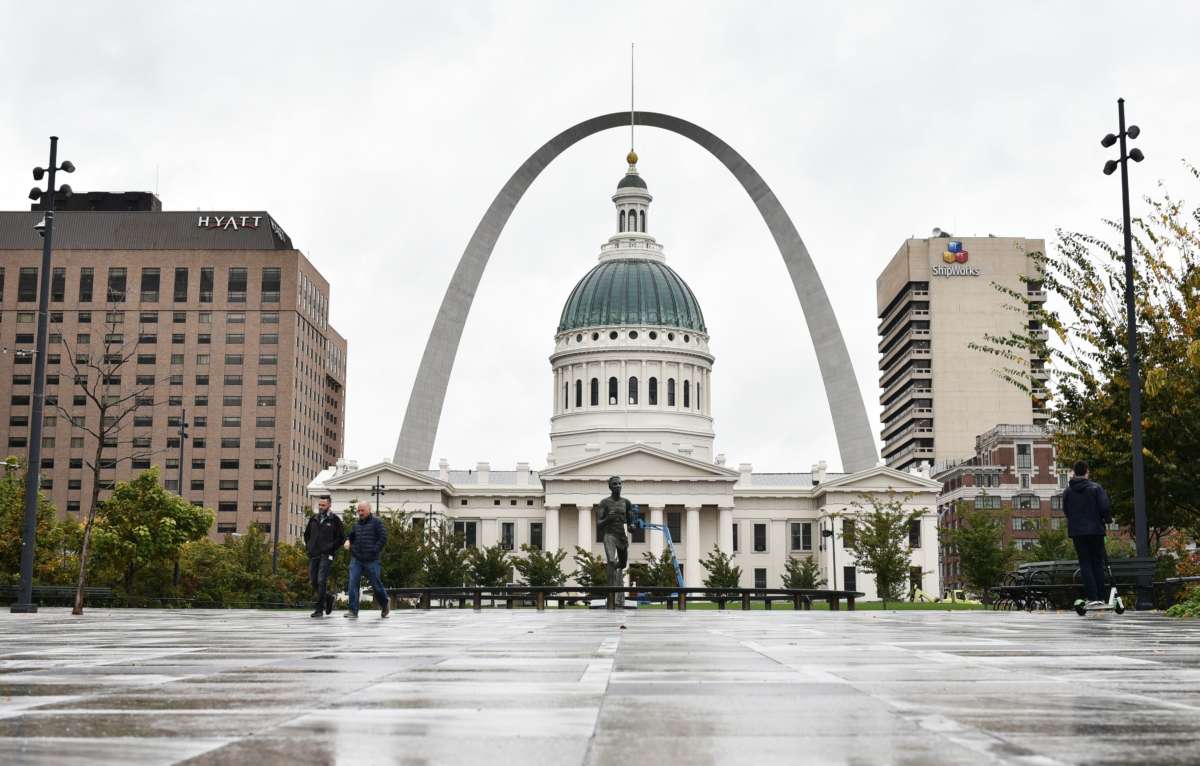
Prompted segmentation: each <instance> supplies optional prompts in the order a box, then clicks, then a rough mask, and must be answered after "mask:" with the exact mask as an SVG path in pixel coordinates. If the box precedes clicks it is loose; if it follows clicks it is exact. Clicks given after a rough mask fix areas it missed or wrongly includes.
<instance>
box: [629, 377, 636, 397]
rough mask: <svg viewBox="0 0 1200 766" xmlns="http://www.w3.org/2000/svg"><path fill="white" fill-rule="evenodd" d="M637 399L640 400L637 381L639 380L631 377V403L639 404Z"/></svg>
mask: <svg viewBox="0 0 1200 766" xmlns="http://www.w3.org/2000/svg"><path fill="white" fill-rule="evenodd" d="M637 399H638V381H637V378H635V377H631V378H630V379H629V403H630V404H637Z"/></svg>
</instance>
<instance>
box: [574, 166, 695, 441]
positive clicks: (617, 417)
mask: <svg viewBox="0 0 1200 766" xmlns="http://www.w3.org/2000/svg"><path fill="white" fill-rule="evenodd" d="M626 160H627V162H628V168H627V169H626V171H625V176H624V177H623V178H621V180H620V181H619V182H618V183H617V190H616V192H615V193H614V194H613V195H612V201H613V204H614V205H615V206H616V211H617V221H616V223H617V227H616V228H617V231H616V233H615V234H613V235H612V236H611V237H609V239H608V241H607V242H605V243H604V244H603V245H601V246H600V257H599V261H600V262H599V263H598V264H596V265H595V266H594V267H592V269H591V270H590V271H588V273H587V274H585V275H584V276H583V278H582V279H580V280H579V282H578V283H577V284H576V285H575V288H574V289H573V290H571V294H570V295H569V296H568V297H567V302H566V304H565V305H564V306H563V310H562V314H561V315H560V317H559V322H558V332H557V334H556V338H555V347H554V353H553V354H552V355H551V357H550V364H551V366H552V367H553V370H554V379H555V381H554V400H555V401H554V416H553V417H552V418H551V421H550V422H551V428H550V443H551V458H552V461H553V462H555V463H557V464H564V463H568V462H571V461H574V460H578V459H580V458H583V457H587V456H588V455H595V454H599V453H604V452H608V451H611V450H615V449H621V448H623V447H627V446H629V445H631V444H647V445H650V446H654V447H657V448H659V449H663V450H667V451H669V452H677V453H679V454H681V455H687V456H690V457H693V458H696V459H700V460H705V461H708V460H711V459H712V442H713V428H712V416H711V414H710V409H709V404H710V401H711V398H710V397H711V394H710V389H709V383H710V380H711V375H712V364H713V357H712V355H711V354H710V353H709V350H708V328H707V327H706V326H705V324H704V314H703V312H702V311H701V310H700V303H699V301H697V300H696V295H695V294H694V293H693V292H692V289H691V288H690V287H688V285H687V283H686V282H684V281H683V278H682V277H680V276H679V274H677V273H676V272H675V270H674V269H672V268H671V267H670V266H668V265H667V263H666V255H665V254H664V253H663V247H662V245H660V244H659V243H658V242H657V241H655V239H654V237H652V236H650V234H649V232H648V231H647V222H648V220H647V219H648V214H649V209H650V202H651V201H652V200H653V197H651V195H650V191H649V188H648V186H647V185H646V181H645V179H643V178H642V176H641V174H640V173H639V172H638V168H637V161H638V157H637V154H636V153H635V152H633V151H632V150H630V152H629V155H628V156H627V157H626Z"/></svg>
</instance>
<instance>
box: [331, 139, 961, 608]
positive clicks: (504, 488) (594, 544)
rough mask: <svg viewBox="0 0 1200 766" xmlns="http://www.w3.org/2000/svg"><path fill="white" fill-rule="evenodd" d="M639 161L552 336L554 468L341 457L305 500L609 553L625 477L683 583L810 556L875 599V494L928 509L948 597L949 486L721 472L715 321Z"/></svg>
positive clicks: (635, 544)
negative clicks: (860, 549) (720, 566)
mask: <svg viewBox="0 0 1200 766" xmlns="http://www.w3.org/2000/svg"><path fill="white" fill-rule="evenodd" d="M628 163H629V165H628V168H627V170H626V173H625V176H624V177H623V178H622V179H621V180H620V182H619V183H618V185H617V190H616V193H615V194H613V195H612V198H611V199H612V202H613V204H614V206H615V223H616V227H615V228H616V232H615V233H614V234H613V235H612V236H610V237H609V239H608V240H607V241H606V242H605V243H604V244H602V245H601V248H600V253H599V257H598V259H597V260H598V263H597V264H596V265H595V266H594V267H593V268H592V269H590V270H589V271H588V272H587V273H586V274H585V275H584V276H583V277H582V278H581V279H580V280H579V282H578V284H577V285H576V286H575V288H574V289H573V290H572V291H571V293H570V295H569V296H568V298H567V301H566V303H565V305H564V307H563V311H562V314H561V317H560V320H559V324H558V327H557V329H556V332H555V335H554V348H553V351H552V353H551V355H550V358H549V361H550V366H551V391H550V393H551V397H552V402H551V403H550V407H549V408H548V410H549V412H550V413H551V418H550V433H549V436H550V452H549V454H548V455H547V456H546V461H545V467H544V468H542V469H541V470H540V471H534V470H531V468H530V465H529V464H528V463H518V464H517V466H516V469H515V470H511V471H509V470H492V468H491V466H490V464H488V463H478V464H476V466H475V467H474V468H472V469H468V470H452V469H451V468H450V466H449V465H448V464H447V463H446V462H445V461H441V463H440V464H439V466H438V468H437V469H436V470H432V469H430V470H417V469H412V468H406V467H401V466H399V465H396V464H395V463H393V462H391V461H386V460H385V461H382V462H380V463H377V464H375V465H372V466H368V467H365V468H361V469H360V468H358V466H357V465H356V464H354V463H353V462H351V461H347V460H341V461H338V464H337V465H336V466H332V467H330V468H328V469H327V470H326V471H324V472H323V473H321V474H320V475H318V476H317V477H316V479H314V481H313V482H312V483H311V484H310V485H309V487H308V489H309V493H310V495H319V494H322V493H328V494H330V495H331V496H332V498H333V502H334V507H335V508H338V509H344V508H347V507H349V506H350V505H351V504H352V503H354V502H357V501H360V500H368V501H375V500H378V503H379V506H380V508H381V509H383V510H386V511H396V512H404V513H406V514H408V516H409V518H410V519H412V521H413V523H420V524H426V523H440V524H442V523H444V524H446V525H447V527H448V528H451V529H452V530H453V531H454V532H455V533H458V534H460V535H461V536H462V540H463V544H464V545H467V546H472V547H474V546H491V545H499V546H501V547H502V548H505V549H508V550H511V551H513V552H514V555H518V556H519V555H523V554H522V553H521V547H522V546H523V545H528V546H530V547H532V548H535V549H546V550H566V551H568V552H573V551H574V550H575V548H576V547H579V548H582V549H584V550H587V551H590V552H592V553H594V554H597V555H602V541H601V538H600V536H599V532H598V530H597V529H596V516H595V504H596V503H598V502H599V500H600V499H601V498H603V497H605V496H607V495H608V493H609V490H608V486H607V482H608V479H609V477H610V476H620V477H622V479H623V482H624V487H623V492H622V494H623V496H624V497H626V498H628V499H629V500H630V501H631V502H633V503H636V504H637V505H638V506H640V509H641V513H642V516H643V518H645V519H646V521H648V522H650V523H652V524H659V525H663V526H665V527H666V528H667V529H668V530H669V531H670V533H671V538H672V540H673V541H674V543H675V548H676V554H677V556H678V559H679V562H680V565H681V567H682V569H683V574H684V578H685V580H686V582H687V584H688V585H692V586H700V585H703V580H704V578H705V574H706V573H705V571H704V569H703V567H702V565H701V562H702V560H703V559H704V558H705V556H707V555H708V554H709V553H710V552H711V551H712V550H713V549H714V548H716V549H718V550H720V551H722V552H725V553H727V554H730V555H732V556H733V559H734V564H735V565H737V566H740V567H741V569H742V581H741V583H740V584H741V586H742V587H757V588H768V587H781V586H782V585H783V577H784V573H785V571H786V569H787V566H788V562H789V561H790V560H792V559H798V558H805V557H815V558H816V560H817V562H818V564H819V569H820V571H821V575H820V576H821V577H823V578H824V579H825V580H826V582H827V584H828V585H829V586H831V587H839V588H847V589H850V590H859V591H862V592H864V593H865V594H866V597H867V598H868V599H870V598H874V597H875V595H876V594H875V588H874V583H873V582H872V580H871V578H870V577H869V576H867V575H865V574H861V573H860V572H859V571H858V569H857V564H856V562H855V559H854V555H853V553H851V552H850V551H848V550H847V549H846V548H845V536H846V535H847V534H850V535H852V534H853V533H854V524H855V519H854V517H855V516H856V515H857V514H858V513H859V512H860V510H861V508H862V507H863V506H864V505H869V500H868V498H869V497H872V496H873V497H887V498H890V497H895V498H896V499H899V500H901V501H902V502H903V504H904V505H905V507H906V508H908V509H909V510H914V511H920V513H921V516H920V519H919V520H918V521H917V522H915V523H914V524H913V527H912V528H911V529H910V533H909V545H910V559H911V565H912V573H911V576H912V579H913V581H914V583H915V584H917V585H918V586H919V587H921V588H922V589H923V590H925V591H928V592H939V591H940V582H939V567H938V560H937V555H938V546H937V517H936V511H935V508H936V495H937V492H938V491H939V490H940V489H941V485H940V484H938V483H937V482H934V481H931V480H930V479H929V478H928V477H927V476H921V475H917V474H913V473H903V472H900V471H896V470H893V469H890V468H887V467H884V466H874V467H869V468H865V469H862V470H859V471H857V472H854V473H849V474H838V473H833V472H830V471H828V470H827V466H826V464H825V463H824V462H823V461H822V462H819V463H816V464H814V465H813V466H812V467H811V469H810V470H809V471H807V472H794V473H793V472H789V473H763V472H757V473H756V472H755V471H754V469H753V466H752V465H751V464H749V463H740V464H738V466H737V468H736V469H734V468H732V467H729V466H727V465H726V464H725V463H726V461H725V456H724V455H722V454H719V453H718V452H717V451H716V449H715V448H714V442H715V438H716V437H715V430H714V416H713V403H714V398H713V390H714V389H713V385H714V382H715V381H714V371H713V370H714V365H715V363H716V359H715V357H714V356H713V354H712V353H711V350H710V348H709V334H708V327H707V326H706V324H705V321H704V314H703V312H702V310H701V308H700V302H699V301H698V300H697V298H696V296H695V295H694V293H693V292H692V290H691V288H690V287H689V286H688V285H687V283H686V282H685V281H684V280H683V278H682V277H681V276H680V275H679V274H678V273H676V272H675V271H674V270H673V269H672V268H671V267H670V266H668V265H667V263H666V254H665V251H664V249H663V246H662V245H661V244H659V243H658V242H657V241H656V240H655V238H654V237H653V236H652V235H651V234H650V233H649V226H648V221H649V217H648V215H649V207H650V202H651V200H652V197H651V195H650V192H649V189H648V187H647V184H646V182H645V181H644V180H643V179H642V178H641V176H640V174H639V172H638V169H637V155H636V154H635V153H633V152H630V153H629V157H628ZM769 427H770V424H763V428H764V429H766V428H769ZM823 530H828V531H830V532H832V535H831V536H829V537H826V536H825V535H823V534H822V532H823ZM664 543H665V541H664V536H663V534H662V533H661V532H658V531H654V530H639V531H638V533H637V534H635V535H634V536H633V538H632V540H631V543H630V549H629V560H630V561H639V560H642V558H643V556H644V555H645V554H646V553H650V554H653V555H655V556H659V555H661V553H662V551H663V548H664ZM568 560H569V558H568ZM567 566H571V565H567Z"/></svg>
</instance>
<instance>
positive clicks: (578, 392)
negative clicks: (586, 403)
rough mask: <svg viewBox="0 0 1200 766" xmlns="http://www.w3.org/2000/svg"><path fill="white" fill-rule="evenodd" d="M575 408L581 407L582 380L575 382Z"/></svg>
mask: <svg viewBox="0 0 1200 766" xmlns="http://www.w3.org/2000/svg"><path fill="white" fill-rule="evenodd" d="M575 406H576V407H582V406H583V381H582V380H576V381H575Z"/></svg>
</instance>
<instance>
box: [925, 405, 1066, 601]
mask: <svg viewBox="0 0 1200 766" xmlns="http://www.w3.org/2000/svg"><path fill="white" fill-rule="evenodd" d="M1068 472H1069V468H1067V467H1065V466H1059V465H1058V464H1057V461H1056V456H1055V450H1054V445H1053V443H1052V442H1051V441H1050V434H1049V433H1048V431H1047V430H1046V429H1045V428H1044V427H1043V426H1035V425H997V426H995V427H993V428H991V429H990V430H988V431H987V432H985V433H983V434H980V435H979V436H977V437H976V438H975V454H974V456H972V457H971V458H969V459H967V460H964V461H962V462H959V463H952V464H942V465H935V466H934V472H933V476H932V478H933V480H934V481H937V482H941V484H942V491H941V494H939V495H938V526H939V528H941V529H955V528H957V527H958V526H959V525H960V524H961V523H962V519H961V518H960V512H959V511H960V508H962V507H964V506H965V507H966V508H967V509H970V508H975V509H979V510H992V511H1000V512H1003V514H1004V517H1005V523H1004V539H1005V541H1006V542H1007V541H1010V540H1011V541H1012V542H1013V543H1014V544H1015V545H1016V546H1017V547H1018V548H1020V549H1028V548H1031V547H1033V545H1034V544H1035V543H1036V542H1037V536H1038V531H1039V530H1040V529H1041V528H1042V526H1043V525H1046V526H1049V527H1050V528H1052V529H1065V527H1066V517H1064V516H1063V514H1062V492H1063V490H1064V489H1065V488H1066V486H1067V478H1068ZM943 539H944V538H943ZM941 548H942V550H941V557H940V559H941V560H940V566H941V571H942V582H943V583H944V585H945V587H946V588H947V589H950V588H961V587H963V581H962V574H961V569H960V565H959V557H958V552H957V551H956V550H955V549H954V546H953V545H949V544H948V543H946V542H944V541H943V542H942V546H941Z"/></svg>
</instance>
